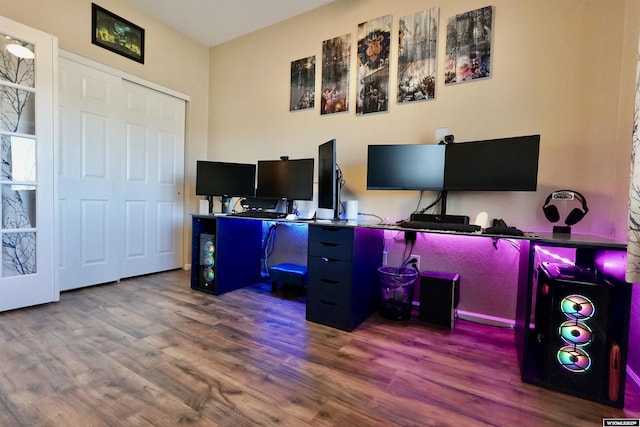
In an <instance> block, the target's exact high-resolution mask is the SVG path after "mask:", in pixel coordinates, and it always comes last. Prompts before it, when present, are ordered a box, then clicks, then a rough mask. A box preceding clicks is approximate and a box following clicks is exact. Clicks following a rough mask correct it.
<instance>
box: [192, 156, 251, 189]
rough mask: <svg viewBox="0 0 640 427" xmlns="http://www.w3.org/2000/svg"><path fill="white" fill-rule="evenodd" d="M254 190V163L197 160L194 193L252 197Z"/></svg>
mask: <svg viewBox="0 0 640 427" xmlns="http://www.w3.org/2000/svg"><path fill="white" fill-rule="evenodd" d="M255 191H256V165H255V164H245V163H227V162H213V161H205V160H198V161H197V163H196V195H198V196H221V197H253V196H254V195H255Z"/></svg>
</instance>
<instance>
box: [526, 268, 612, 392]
mask: <svg viewBox="0 0 640 427" xmlns="http://www.w3.org/2000/svg"><path fill="white" fill-rule="evenodd" d="M612 292H613V286H612V285H611V284H610V283H609V282H607V281H606V280H604V279H602V278H598V277H596V275H595V274H594V273H593V272H591V271H590V270H586V269H583V268H580V267H576V266H573V265H568V264H557V263H542V264H541V265H540V266H539V267H538V286H537V290H536V308H535V329H536V331H537V345H538V346H539V347H538V367H539V372H540V380H541V381H542V382H544V383H547V384H550V385H552V386H556V387H558V388H560V389H563V390H566V391H569V392H573V393H575V394H581V395H588V396H591V397H594V398H608V399H610V400H616V399H617V395H615V393H614V394H611V392H610V390H609V387H610V385H614V387H613V388H615V384H616V383H617V382H619V378H616V375H618V374H617V373H616V372H615V368H613V370H612V368H611V367H610V366H612V365H615V366H617V367H618V368H619V363H620V361H619V360H618V361H617V364H616V361H615V360H613V359H615V358H616V357H618V356H616V353H617V354H619V349H618V350H616V348H617V347H618V344H617V343H616V342H615V341H614V340H613V339H611V337H610V335H611V334H610V325H609V319H610V310H611V301H610V300H611V298H612Z"/></svg>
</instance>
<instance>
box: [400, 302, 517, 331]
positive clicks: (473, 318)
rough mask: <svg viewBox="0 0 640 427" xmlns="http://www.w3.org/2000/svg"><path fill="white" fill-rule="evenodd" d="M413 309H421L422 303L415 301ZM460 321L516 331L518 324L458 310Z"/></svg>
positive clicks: (508, 320) (500, 318)
mask: <svg viewBox="0 0 640 427" xmlns="http://www.w3.org/2000/svg"><path fill="white" fill-rule="evenodd" d="M412 305H413V308H414V309H416V310H419V309H420V302H419V301H413V304H412ZM456 317H457V318H458V319H463V320H468V321H470V322H475V323H481V324H483V325H489V326H497V327H499V328H508V329H514V328H515V324H516V322H515V321H513V320H511V319H505V318H503V317H496V316H490V315H488V314H482V313H474V312H472V311H464V310H456Z"/></svg>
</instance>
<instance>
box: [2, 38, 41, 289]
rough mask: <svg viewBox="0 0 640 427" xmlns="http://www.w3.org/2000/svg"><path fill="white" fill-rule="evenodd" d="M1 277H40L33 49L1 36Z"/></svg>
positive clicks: (24, 43)
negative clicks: (36, 216) (38, 262)
mask: <svg viewBox="0 0 640 427" xmlns="http://www.w3.org/2000/svg"><path fill="white" fill-rule="evenodd" d="M0 40H2V41H1V42H0V183H1V185H2V203H1V217H2V230H1V232H2V276H3V277H10V276H16V275H26V274H33V273H35V272H36V232H35V231H34V230H33V229H34V228H35V227H36V220H35V212H36V209H35V208H36V206H35V204H36V202H35V200H36V197H35V196H36V185H35V183H36V160H35V159H36V157H35V152H36V148H35V147H36V138H35V87H34V86H35V61H34V55H33V52H34V46H33V45H32V44H30V43H27V42H24V41H21V40H16V39H14V38H11V37H10V36H7V35H2V37H0Z"/></svg>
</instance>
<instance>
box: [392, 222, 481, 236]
mask: <svg viewBox="0 0 640 427" xmlns="http://www.w3.org/2000/svg"><path fill="white" fill-rule="evenodd" d="M398 225H399V226H400V227H402V228H417V229H419V230H434V231H460V232H465V233H474V232H476V231H480V226H479V225H475V224H458V223H454V222H426V221H400V222H399V223H398Z"/></svg>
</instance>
